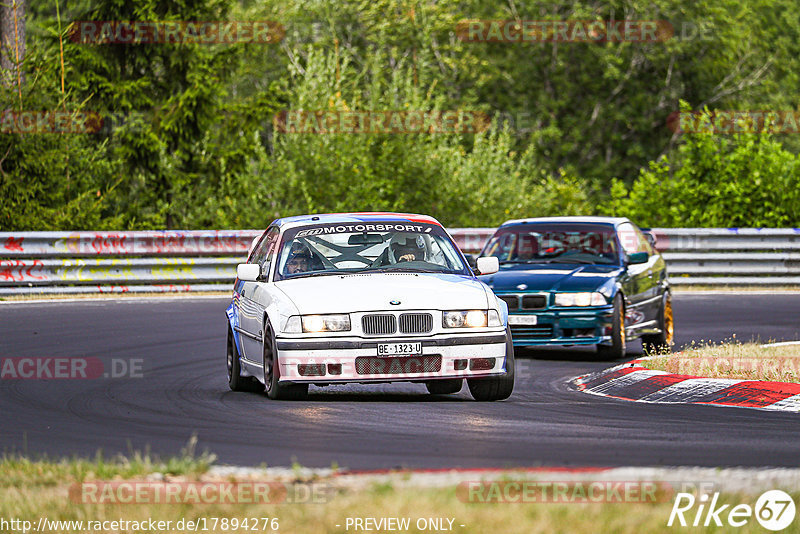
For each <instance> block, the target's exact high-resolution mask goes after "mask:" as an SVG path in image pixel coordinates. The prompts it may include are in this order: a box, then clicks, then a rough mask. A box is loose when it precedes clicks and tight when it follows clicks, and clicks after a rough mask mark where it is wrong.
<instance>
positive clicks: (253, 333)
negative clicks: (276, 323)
mask: <svg viewBox="0 0 800 534" xmlns="http://www.w3.org/2000/svg"><path fill="white" fill-rule="evenodd" d="M279 235H280V231H279V230H278V228H277V227H272V228H270V229H269V230H267V232H266V234H265V235H264V238H263V239H262V240H261V242H260V243H259V244H258V245H256V248H255V250H254V251H253V254H252V255H251V257H250V259H249V262H250V263H257V264H258V265H260V266H261V276H260V277H259V280H258V281H256V282H243V284H242V288H241V291H240V294H239V295H240V298H239V302H240V305H239V313H240V315H239V327H240V328H241V329H242V332H241V333H242V334H244V335H243V336H242V351H243V356H244V358H245V360H247V361H248V362H252V363H255V364H257V365H261V359H262V354H261V352H262V345H261V340H262V337H263V335H264V332H263V330H264V311H265V310H266V308H267V306H269V304H270V303H271V301H272V299H271V293H270V291H269V287H268V286H270V285H271V284H272V282H271V281H270V280H269V277H270V270H271V267H272V264H273V259H274V256H275V250H276V249H277V243H278V237H279Z"/></svg>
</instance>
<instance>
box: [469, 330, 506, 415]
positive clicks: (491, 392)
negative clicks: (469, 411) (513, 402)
mask: <svg viewBox="0 0 800 534" xmlns="http://www.w3.org/2000/svg"><path fill="white" fill-rule="evenodd" d="M467 386H468V387H469V392H470V393H472V398H473V399H475V400H476V401H497V400H503V399H507V398H509V397H510V396H511V392H512V391H514V344H513V343H512V341H511V329H510V328H509V327H506V374H504V375H502V376H493V377H490V378H468V379H467Z"/></svg>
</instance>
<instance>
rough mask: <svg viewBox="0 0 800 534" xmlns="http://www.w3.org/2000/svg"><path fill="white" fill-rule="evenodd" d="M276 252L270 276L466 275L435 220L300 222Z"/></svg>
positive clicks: (447, 237) (458, 257)
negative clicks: (274, 270) (274, 268)
mask: <svg viewBox="0 0 800 534" xmlns="http://www.w3.org/2000/svg"><path fill="white" fill-rule="evenodd" d="M278 254H279V255H278V265H277V269H276V274H275V280H286V279H289V278H297V277H304V276H319V275H330V274H357V273H379V272H390V271H391V272H419V273H422V272H424V273H444V274H463V275H468V276H469V275H471V274H472V271H471V270H470V269H469V266H467V265H466V263H465V262H464V260H463V258H462V256H461V254H460V253H459V252H458V249H457V248H456V246H455V245H454V244H453V242H452V241H451V240H450V237H449V236H448V235H447V234H446V233H445V231H444V229H443V228H442V227H440V226H438V225H435V224H425V223H413V224H404V223H398V222H395V221H375V222H369V223H366V222H365V223H347V224H341V223H334V224H320V225H316V226H304V227H302V228H295V229H292V230H288V231H286V232H285V234H284V236H283V239H282V240H281V244H280V247H279V249H278Z"/></svg>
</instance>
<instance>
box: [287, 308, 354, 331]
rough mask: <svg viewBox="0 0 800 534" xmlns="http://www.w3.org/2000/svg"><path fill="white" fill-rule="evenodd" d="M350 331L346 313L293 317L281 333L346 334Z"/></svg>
mask: <svg viewBox="0 0 800 534" xmlns="http://www.w3.org/2000/svg"><path fill="white" fill-rule="evenodd" d="M348 330H350V316H349V315H348V314H346V313H342V314H330V315H300V316H298V315H295V316H293V317H289V320H288V321H286V326H285V327H284V329H283V331H284V332H288V333H297V334H299V333H300V332H347V331H348Z"/></svg>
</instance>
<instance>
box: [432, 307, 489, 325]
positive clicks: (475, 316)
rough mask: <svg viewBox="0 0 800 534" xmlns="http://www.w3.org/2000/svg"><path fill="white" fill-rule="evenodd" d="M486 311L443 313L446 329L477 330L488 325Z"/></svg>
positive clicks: (443, 322)
mask: <svg viewBox="0 0 800 534" xmlns="http://www.w3.org/2000/svg"><path fill="white" fill-rule="evenodd" d="M487 315H488V314H487V312H486V310H465V311H446V312H442V324H443V325H444V327H445V328H477V327H481V326H486V325H487V324H488V322H489V321H488V317H487Z"/></svg>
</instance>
